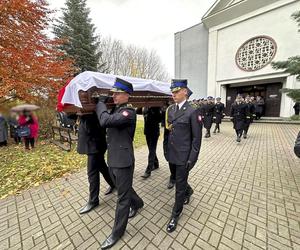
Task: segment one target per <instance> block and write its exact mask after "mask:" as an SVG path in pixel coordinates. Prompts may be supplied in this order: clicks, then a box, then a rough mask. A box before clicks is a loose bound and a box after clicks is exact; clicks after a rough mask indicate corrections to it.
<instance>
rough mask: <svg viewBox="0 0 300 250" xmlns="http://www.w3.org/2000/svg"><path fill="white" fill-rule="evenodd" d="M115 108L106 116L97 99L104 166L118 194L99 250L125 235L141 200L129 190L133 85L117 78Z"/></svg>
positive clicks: (132, 160) (134, 117) (132, 156)
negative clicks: (104, 138) (109, 227)
mask: <svg viewBox="0 0 300 250" xmlns="http://www.w3.org/2000/svg"><path fill="white" fill-rule="evenodd" d="M111 91H112V92H113V99H114V104H115V105H116V107H115V108H114V109H113V110H112V111H111V112H108V110H107V107H106V105H105V102H106V101H107V99H106V98H105V97H100V98H99V102H98V104H97V106H96V112H97V115H98V119H99V121H100V125H101V126H102V127H104V128H107V147H108V154H107V163H108V167H109V172H110V175H111V177H112V180H113V182H114V184H115V186H116V189H117V191H118V201H117V207H116V216H115V223H114V226H113V229H112V233H111V235H110V236H109V237H108V238H107V239H106V240H105V241H104V242H103V244H102V246H101V248H102V249H108V248H111V247H112V246H113V245H114V244H115V243H116V242H117V241H118V240H119V239H120V238H121V237H122V236H123V234H124V233H125V230H126V226H127V222H128V218H131V217H134V216H135V215H136V213H137V211H138V209H140V208H141V207H143V206H144V202H143V200H142V199H141V198H140V197H139V196H138V195H137V193H136V192H135V190H134V189H133V187H132V179H133V172H134V162H135V161H134V152H133V138H134V133H135V127H136V112H135V109H134V108H133V107H132V106H131V105H130V104H128V99H129V95H130V94H131V93H133V87H132V84H131V83H129V82H127V81H124V80H122V79H119V78H116V81H115V84H114V86H113V88H112V89H111Z"/></svg>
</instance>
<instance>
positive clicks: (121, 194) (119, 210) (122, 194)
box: [109, 166, 144, 237]
mask: <svg viewBox="0 0 300 250" xmlns="http://www.w3.org/2000/svg"><path fill="white" fill-rule="evenodd" d="M133 171H134V167H133V166H130V167H126V168H112V167H110V168H109V173H110V175H111V178H112V180H113V182H114V184H115V186H116V188H117V192H118V200H117V207H116V214H115V223H114V227H113V230H112V235H114V236H115V237H121V236H122V235H123V234H124V233H125V230H126V226H127V222H128V215H129V208H130V207H132V208H133V209H138V208H140V207H142V206H143V205H144V202H143V200H142V199H141V198H140V197H139V196H138V195H137V193H136V192H135V190H134V189H133V187H132V179H133Z"/></svg>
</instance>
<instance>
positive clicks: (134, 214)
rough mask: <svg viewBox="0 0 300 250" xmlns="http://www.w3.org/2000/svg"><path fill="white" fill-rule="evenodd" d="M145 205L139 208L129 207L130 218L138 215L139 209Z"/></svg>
mask: <svg viewBox="0 0 300 250" xmlns="http://www.w3.org/2000/svg"><path fill="white" fill-rule="evenodd" d="M143 206H144V205H142V206H141V207H139V208H132V207H130V209H129V215H128V218H133V217H135V216H136V214H137V212H138V211H139V209H141V208H142V207H143Z"/></svg>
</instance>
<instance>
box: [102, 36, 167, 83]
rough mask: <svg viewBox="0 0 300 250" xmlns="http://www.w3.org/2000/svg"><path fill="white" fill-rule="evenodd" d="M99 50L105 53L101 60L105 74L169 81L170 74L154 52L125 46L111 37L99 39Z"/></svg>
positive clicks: (133, 46) (130, 45)
mask: <svg viewBox="0 0 300 250" xmlns="http://www.w3.org/2000/svg"><path fill="white" fill-rule="evenodd" d="M99 49H100V50H101V51H102V52H103V53H102V56H101V58H100V60H101V63H102V64H103V65H104V72H105V73H110V74H115V75H126V76H132V77H140V78H148V79H153V80H159V81H168V80H169V74H168V72H167V71H166V69H165V67H164V65H163V64H162V62H161V60H160V58H159V56H158V55H157V53H156V52H155V51H154V50H152V51H148V50H147V49H145V48H139V47H137V46H135V45H132V44H129V45H125V44H124V43H123V42H122V41H120V40H116V39H112V38H111V37H106V38H105V37H103V38H99Z"/></svg>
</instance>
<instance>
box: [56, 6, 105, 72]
mask: <svg viewBox="0 0 300 250" xmlns="http://www.w3.org/2000/svg"><path fill="white" fill-rule="evenodd" d="M62 12H63V13H62V14H63V15H62V17H61V18H60V19H59V20H57V22H58V24H56V25H55V26H54V34H55V35H56V36H57V38H60V39H62V40H63V41H64V43H63V45H62V46H61V47H60V48H61V49H62V50H63V51H65V52H66V54H67V55H68V56H70V57H71V58H73V59H74V61H75V66H76V67H77V68H78V69H79V71H81V72H83V71H86V70H90V71H101V67H102V65H99V61H100V60H99V59H100V57H101V52H99V51H98V46H99V42H97V36H96V35H95V27H94V25H93V24H92V22H91V18H89V14H90V10H89V9H88V8H87V7H86V0H67V2H66V8H63V9H62Z"/></svg>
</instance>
